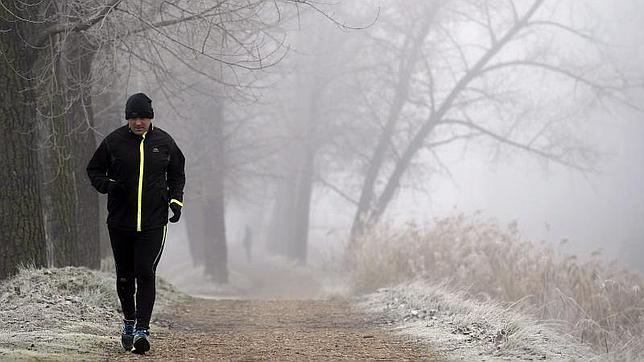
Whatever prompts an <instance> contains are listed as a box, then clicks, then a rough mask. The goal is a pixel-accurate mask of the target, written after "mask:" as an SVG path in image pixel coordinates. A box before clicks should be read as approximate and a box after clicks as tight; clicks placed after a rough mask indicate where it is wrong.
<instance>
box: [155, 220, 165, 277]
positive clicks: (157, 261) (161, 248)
mask: <svg viewBox="0 0 644 362" xmlns="http://www.w3.org/2000/svg"><path fill="white" fill-rule="evenodd" d="M166 235H168V225H166V226H164V227H163V240H162V241H161V247H160V248H159V253H158V254H157V257H156V258H154V264H153V265H154V270H155V271H156V270H157V264H159V260H160V259H161V253H162V252H163V247H164V246H165V237H166Z"/></svg>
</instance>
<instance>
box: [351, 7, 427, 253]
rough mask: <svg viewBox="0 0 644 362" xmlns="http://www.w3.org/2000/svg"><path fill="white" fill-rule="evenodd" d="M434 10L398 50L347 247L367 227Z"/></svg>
mask: <svg viewBox="0 0 644 362" xmlns="http://www.w3.org/2000/svg"><path fill="white" fill-rule="evenodd" d="M436 11H437V9H432V11H431V12H430V14H431V16H427V17H426V18H424V19H423V22H422V23H421V26H420V28H419V31H418V34H417V35H416V37H413V38H411V37H410V38H408V39H406V40H405V44H404V46H403V49H402V54H403V55H404V56H403V57H402V58H401V59H400V64H399V66H398V79H397V82H396V88H395V93H394V98H393V102H392V105H391V107H390V108H389V112H388V115H387V121H386V123H385V126H384V128H383V130H382V133H380V137H379V138H378V144H377V145H376V147H375V148H374V151H373V155H372V156H371V158H370V160H369V164H368V165H367V173H366V174H365V178H364V182H363V184H362V189H361V190H360V199H359V200H358V208H357V210H356V213H355V216H354V218H353V224H352V225H351V234H350V238H349V242H350V244H349V246H351V243H352V240H354V239H355V238H357V237H358V236H360V235H361V234H362V233H364V231H365V229H366V228H367V227H368V220H369V219H370V218H371V215H370V213H371V212H372V208H373V206H374V203H375V201H374V199H375V196H376V191H375V185H376V181H377V180H378V176H379V174H380V170H381V169H382V167H383V165H384V163H385V160H386V153H387V150H388V149H389V145H390V142H391V141H390V140H391V136H392V135H393V132H394V130H395V128H396V125H397V123H398V120H399V119H400V114H401V112H402V110H403V108H404V106H405V104H406V103H407V100H408V96H409V89H410V86H411V85H410V82H411V76H412V75H413V72H414V69H415V68H416V64H417V62H418V60H419V59H420V57H421V54H422V49H423V45H424V43H425V38H426V37H427V35H428V34H429V30H430V25H431V23H432V21H433V17H434V15H435V14H436Z"/></svg>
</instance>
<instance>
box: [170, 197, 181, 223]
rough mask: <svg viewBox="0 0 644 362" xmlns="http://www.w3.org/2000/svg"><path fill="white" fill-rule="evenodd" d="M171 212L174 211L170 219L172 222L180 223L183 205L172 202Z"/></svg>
mask: <svg viewBox="0 0 644 362" xmlns="http://www.w3.org/2000/svg"><path fill="white" fill-rule="evenodd" d="M170 210H172V217H171V218H170V219H169V220H170V222H177V221H179V218H180V217H181V205H179V204H177V203H175V202H171V203H170Z"/></svg>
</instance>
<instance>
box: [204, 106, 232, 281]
mask: <svg viewBox="0 0 644 362" xmlns="http://www.w3.org/2000/svg"><path fill="white" fill-rule="evenodd" d="M212 105H213V108H214V109H212V114H214V119H213V122H212V127H213V135H214V139H213V146H214V147H213V157H212V162H213V172H212V175H211V176H210V178H209V182H208V185H209V186H210V187H209V189H210V192H209V197H207V199H206V200H207V201H206V208H205V213H204V215H205V216H207V217H208V219H207V220H206V221H207V222H206V223H205V226H206V230H205V231H206V232H205V234H206V237H207V239H206V253H205V255H206V265H205V269H204V270H205V272H206V275H208V276H210V277H211V278H213V280H214V281H216V282H218V283H228V247H227V245H226V243H227V242H226V197H225V195H226V193H225V187H224V179H225V169H226V164H225V162H226V154H225V152H226V149H225V147H224V142H225V140H224V109H223V104H222V103H221V102H220V101H218V100H213V102H212Z"/></svg>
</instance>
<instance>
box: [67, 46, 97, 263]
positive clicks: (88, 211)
mask: <svg viewBox="0 0 644 362" xmlns="http://www.w3.org/2000/svg"><path fill="white" fill-rule="evenodd" d="M66 47H67V49H66V50H67V51H65V52H64V54H65V58H66V59H68V60H69V63H68V64H67V77H68V78H69V80H68V83H69V84H70V85H69V86H68V89H67V92H68V95H67V99H68V100H69V101H68V103H69V104H70V106H71V107H70V109H69V110H68V112H67V113H66V121H67V122H66V123H67V124H68V125H69V126H70V127H71V129H72V130H73V131H72V132H70V134H69V137H71V138H72V140H71V142H70V143H71V146H72V147H71V154H72V158H71V160H70V161H71V162H72V164H73V166H72V172H73V179H72V181H73V183H74V186H75V187H74V198H75V201H76V207H75V208H74V209H73V210H74V220H75V222H74V225H75V226H76V230H75V235H76V238H75V239H76V240H75V243H74V244H73V245H72V247H71V263H70V265H82V266H87V267H90V268H94V269H98V268H99V267H100V261H101V260H100V257H101V255H100V235H99V220H98V194H97V193H96V190H94V188H93V187H92V185H91V184H90V182H89V180H88V178H87V172H86V167H87V163H88V162H89V160H90V159H91V157H92V155H93V154H94V151H95V149H96V139H95V137H94V130H93V127H94V111H93V108H92V98H91V86H92V82H91V74H92V62H93V59H94V54H95V53H94V50H93V49H92V47H91V46H90V44H87V41H86V40H85V38H84V35H82V34H80V33H73V34H70V35H69V36H68V38H67V41H66Z"/></svg>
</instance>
